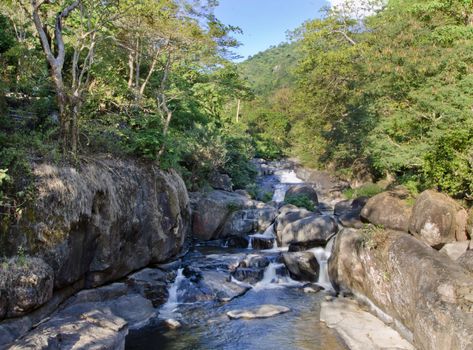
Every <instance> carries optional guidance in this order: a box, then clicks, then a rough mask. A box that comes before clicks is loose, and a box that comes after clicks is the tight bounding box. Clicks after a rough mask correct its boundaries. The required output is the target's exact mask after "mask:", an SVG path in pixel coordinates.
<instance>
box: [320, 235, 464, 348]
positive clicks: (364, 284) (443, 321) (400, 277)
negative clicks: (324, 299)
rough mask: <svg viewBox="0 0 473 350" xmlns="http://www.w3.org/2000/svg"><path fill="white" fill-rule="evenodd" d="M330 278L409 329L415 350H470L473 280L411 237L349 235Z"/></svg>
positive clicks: (339, 241) (340, 239) (340, 240)
mask: <svg viewBox="0 0 473 350" xmlns="http://www.w3.org/2000/svg"><path fill="white" fill-rule="evenodd" d="M329 273H330V278H331V280H332V282H333V283H334V284H336V285H337V287H338V288H339V289H341V290H348V291H352V292H354V293H356V294H359V295H363V296H366V297H367V298H368V299H370V300H371V301H372V302H373V303H374V304H375V305H376V306H377V307H378V308H380V309H381V310H382V311H383V312H384V313H386V314H388V315H390V316H391V317H393V319H394V322H395V321H397V322H400V323H401V324H402V326H404V327H406V328H407V329H408V330H409V331H410V333H411V337H409V338H411V339H410V340H411V341H413V343H414V345H415V346H416V347H417V348H419V349H430V350H435V349H438V350H443V349H462V350H466V349H472V344H473V333H472V332H471V330H472V329H473V275H472V274H471V272H469V271H467V270H466V269H464V268H462V267H461V266H460V265H459V264H457V263H455V262H453V261H452V260H451V259H449V258H448V257H447V256H444V255H442V254H440V253H439V252H437V251H436V250H434V249H433V248H431V247H429V246H428V245H427V244H426V243H424V242H422V241H420V240H417V239H416V238H414V237H413V236H411V235H409V234H407V233H403V232H397V231H390V230H383V229H372V230H354V229H345V230H343V231H342V232H340V233H339V234H338V236H337V238H336V241H335V244H334V247H333V251H332V257H331V258H330V260H329ZM401 328H403V327H401Z"/></svg>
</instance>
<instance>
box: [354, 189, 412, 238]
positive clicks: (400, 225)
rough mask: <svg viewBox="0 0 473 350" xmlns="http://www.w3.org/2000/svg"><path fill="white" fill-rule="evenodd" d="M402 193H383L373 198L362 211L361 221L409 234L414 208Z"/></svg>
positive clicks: (406, 195)
mask: <svg viewBox="0 0 473 350" xmlns="http://www.w3.org/2000/svg"><path fill="white" fill-rule="evenodd" d="M408 196H409V194H406V193H404V192H401V191H399V190H398V191H389V192H382V193H379V194H377V195H375V196H373V197H371V198H370V199H369V200H368V201H367V202H366V204H365V206H364V207H363V209H362V210H361V214H360V216H361V219H362V220H363V221H365V222H370V223H372V224H374V225H380V226H383V227H384V228H386V229H392V230H398V231H404V232H408V230H409V219H410V216H411V212H412V207H411V206H410V205H409V204H408V203H407V202H406V201H405V199H406V198H407V197H408Z"/></svg>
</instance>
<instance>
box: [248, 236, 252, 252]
mask: <svg viewBox="0 0 473 350" xmlns="http://www.w3.org/2000/svg"><path fill="white" fill-rule="evenodd" d="M247 249H253V237H251V236H249V237H248V247H247Z"/></svg>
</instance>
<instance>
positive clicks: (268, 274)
mask: <svg viewBox="0 0 473 350" xmlns="http://www.w3.org/2000/svg"><path fill="white" fill-rule="evenodd" d="M282 269H283V270H285V269H286V266H285V265H284V264H281V263H275V262H271V263H269V265H268V266H266V269H265V270H264V275H263V279H262V280H261V281H259V282H258V283H256V284H255V286H254V287H253V289H254V290H256V291H258V290H262V289H272V288H281V287H300V286H302V285H303V283H301V282H297V281H294V280H293V279H292V278H290V277H289V276H287V275H286V276H281V275H278V271H280V270H282Z"/></svg>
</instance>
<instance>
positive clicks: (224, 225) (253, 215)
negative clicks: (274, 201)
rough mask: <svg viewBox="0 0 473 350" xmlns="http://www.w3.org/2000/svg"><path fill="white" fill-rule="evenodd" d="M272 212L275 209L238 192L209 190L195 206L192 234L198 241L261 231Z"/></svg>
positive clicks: (267, 222) (271, 217) (273, 214)
mask: <svg viewBox="0 0 473 350" xmlns="http://www.w3.org/2000/svg"><path fill="white" fill-rule="evenodd" d="M276 215H277V210H276V209H275V208H273V207H270V206H267V205H265V204H264V203H262V202H257V201H254V200H251V199H249V198H248V197H246V196H243V195H241V194H239V193H235V192H226V191H212V192H210V193H207V194H206V195H205V196H203V197H202V198H201V199H200V201H199V202H198V203H197V205H196V210H195V211H194V213H193V233H194V236H195V237H197V238H198V239H202V240H212V239H218V238H224V237H228V236H238V235H245V234H248V233H251V232H253V231H255V230H258V231H259V230H265V229H266V228H267V227H268V226H270V225H271V223H272V221H273V220H274V218H275V217H276Z"/></svg>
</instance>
